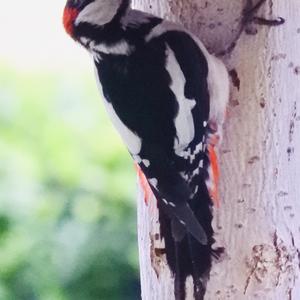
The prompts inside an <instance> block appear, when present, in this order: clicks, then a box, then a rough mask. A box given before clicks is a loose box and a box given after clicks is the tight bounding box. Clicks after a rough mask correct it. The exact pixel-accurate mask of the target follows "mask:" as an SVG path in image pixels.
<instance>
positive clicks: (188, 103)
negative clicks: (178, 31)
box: [166, 47, 196, 154]
mask: <svg viewBox="0 0 300 300" xmlns="http://www.w3.org/2000/svg"><path fill="white" fill-rule="evenodd" d="M167 51H168V52H167V62H166V69H167V71H168V72H169V74H170V77H171V80H172V83H171V85H170V89H171V90H172V92H173V93H174V95H175V97H176V101H177V102H178V106H179V111H178V115H177V116H176V118H175V127H176V134H177V138H176V139H175V141H174V149H175V152H176V154H177V153H178V154H179V153H180V152H181V151H182V150H183V149H184V148H185V147H186V146H187V145H188V144H189V143H190V142H191V141H192V140H193V139H194V136H195V126H194V120H193V115H192V109H193V108H194V107H195V105H196V101H195V100H190V99H187V98H186V97H185V95H184V88H185V84H186V79H185V77H184V74H183V72H182V70H181V68H180V66H179V64H178V62H177V60H176V57H175V55H174V52H173V51H172V50H171V49H170V48H169V47H168V48H167Z"/></svg>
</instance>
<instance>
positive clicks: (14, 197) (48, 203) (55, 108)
mask: <svg viewBox="0 0 300 300" xmlns="http://www.w3.org/2000/svg"><path fill="white" fill-rule="evenodd" d="M91 77H92V76H91V75H90V74H84V75H82V76H79V75H77V77H76V76H75V75H74V73H71V72H70V73H67V72H63V73H61V74H58V73H53V74H44V73H28V72H27V73H17V72H16V71H14V70H12V69H10V68H8V67H5V66H3V65H2V66H1V69H0V106H1V110H0V137H1V138H0V212H1V213H0V300H96V299H100V300H101V299H103V300H114V299H116V300H117V299H125V300H126V299H137V298H139V297H138V295H139V282H138V264H137V257H138V256H137V245H136V224H135V219H136V218H135V209H134V207H135V196H134V192H135V175H134V170H133V166H132V163H131V161H130V158H129V155H128V154H127V151H126V150H125V148H124V147H123V146H122V144H121V142H120V140H119V137H118V136H117V135H116V133H115V131H114V129H113V128H112V125H111V124H110V122H109V120H108V118H107V116H106V113H105V112H104V111H103V108H102V105H101V99H100V100H99V96H98V92H97V90H96V87H95V84H94V80H93V78H91Z"/></svg>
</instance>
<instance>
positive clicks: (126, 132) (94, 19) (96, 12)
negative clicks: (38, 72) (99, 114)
mask: <svg viewBox="0 0 300 300" xmlns="http://www.w3.org/2000/svg"><path fill="white" fill-rule="evenodd" d="M63 22H64V26H65V29H66V31H67V33H68V34H69V35H70V36H71V37H72V38H73V39H74V40H75V41H77V42H79V43H80V44H81V45H83V46H84V47H85V48H86V49H87V50H88V51H89V52H90V53H91V55H92V57H93V60H94V65H95V69H96V77H97V81H98V83H99V87H100V92H101V93H102V95H103V99H104V104H105V107H106V109H107V112H108V113H109V115H110V117H111V120H112V122H113V124H114V125H115V127H116V128H117V130H118V131H119V133H120V135H121V137H122V139H123V141H124V143H125V144H126V146H127V148H128V150H129V152H130V154H131V156H132V157H133V159H134V161H135V162H136V164H138V166H139V168H140V170H141V172H142V173H143V174H144V175H145V177H146V179H147V181H148V183H149V185H150V187H151V190H152V192H153V194H154V195H155V197H156V199H157V205H158V209H159V219H160V225H161V235H162V238H164V240H165V245H166V256H167V261H168V263H169V265H170V268H171V270H172V272H173V273H174V275H175V294H176V298H177V299H184V297H185V291H184V290H185V281H186V278H187V277H188V276H190V275H191V276H192V277H193V279H194V283H195V290H194V293H195V298H196V299H200V298H201V297H202V296H203V290H204V288H205V280H204V279H205V276H206V277H207V276H208V275H207V274H208V273H209V272H208V271H209V268H210V266H211V258H212V256H213V255H214V250H212V244H213V242H214V239H213V229H212V225H211V221H212V212H211V208H212V203H213V202H216V203H217V202H218V195H217V181H218V166H217V161H216V153H215V145H216V143H217V141H218V140H219V139H220V137H221V128H222V125H223V122H224V116H225V110H226V105H227V102H228V95H229V82H228V75H227V71H226V68H225V67H224V65H223V63H222V62H221V61H220V60H218V59H217V58H216V57H214V56H212V55H210V54H209V53H208V51H207V50H206V49H205V47H204V45H203V44H202V43H201V42H200V41H199V40H198V39H197V38H196V37H195V36H194V35H192V34H191V33H190V32H188V31H187V30H185V29H184V28H183V27H182V26H180V25H177V24H174V23H171V22H168V21H165V20H163V19H161V18H158V17H156V16H153V15H150V14H146V13H144V12H141V11H137V10H133V9H131V8H130V0H68V1H67V4H66V7H65V10H64V16H63ZM201 295H202V296H201Z"/></svg>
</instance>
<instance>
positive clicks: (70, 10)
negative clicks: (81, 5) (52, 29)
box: [63, 4, 79, 37]
mask: <svg viewBox="0 0 300 300" xmlns="http://www.w3.org/2000/svg"><path fill="white" fill-rule="evenodd" d="M78 15H79V9H77V8H75V7H72V6H69V5H68V4H67V5H66V7H65V9H64V13H63V24H64V27H65V30H66V32H67V33H68V34H69V35H70V36H71V37H74V23H75V20H76V18H77V16H78Z"/></svg>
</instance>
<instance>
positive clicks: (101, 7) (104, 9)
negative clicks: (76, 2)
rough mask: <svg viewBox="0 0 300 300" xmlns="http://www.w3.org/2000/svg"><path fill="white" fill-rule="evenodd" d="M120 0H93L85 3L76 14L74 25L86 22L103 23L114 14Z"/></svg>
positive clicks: (108, 20)
mask: <svg viewBox="0 0 300 300" xmlns="http://www.w3.org/2000/svg"><path fill="white" fill-rule="evenodd" d="M121 2H122V0H95V1H94V2H92V3H90V4H89V5H87V6H86V7H85V8H84V9H83V10H82V11H81V12H80V14H79V15H78V17H77V19H76V22H75V25H78V24H79V23H83V22H88V23H90V24H94V25H98V26H101V25H105V24H107V23H109V22H110V21H111V20H112V19H113V18H114V16H115V15H116V13H117V11H118V8H119V7H120V5H121Z"/></svg>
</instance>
